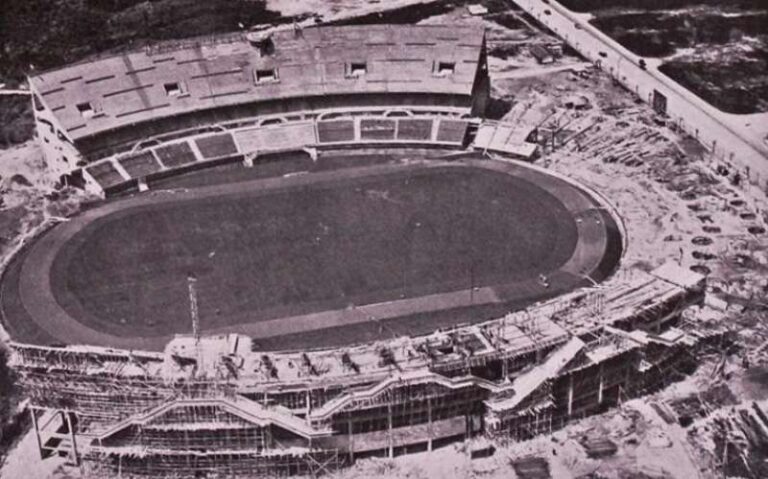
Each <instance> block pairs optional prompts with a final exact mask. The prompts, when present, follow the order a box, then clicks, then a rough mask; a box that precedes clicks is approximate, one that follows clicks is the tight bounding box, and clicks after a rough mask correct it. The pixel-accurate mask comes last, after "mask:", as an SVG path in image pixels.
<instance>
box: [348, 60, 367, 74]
mask: <svg viewBox="0 0 768 479" xmlns="http://www.w3.org/2000/svg"><path fill="white" fill-rule="evenodd" d="M366 73H368V64H366V63H365V62H352V63H348V64H347V76H348V77H361V76H364V75H365V74H366Z"/></svg>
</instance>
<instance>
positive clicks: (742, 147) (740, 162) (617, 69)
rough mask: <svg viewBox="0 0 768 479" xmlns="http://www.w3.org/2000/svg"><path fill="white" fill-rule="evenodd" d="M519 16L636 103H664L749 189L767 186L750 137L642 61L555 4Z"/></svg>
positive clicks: (767, 172)
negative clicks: (744, 176) (659, 98)
mask: <svg viewBox="0 0 768 479" xmlns="http://www.w3.org/2000/svg"><path fill="white" fill-rule="evenodd" d="M514 2H515V3H516V4H517V5H519V6H520V7H521V8H522V9H523V10H525V11H526V12H528V13H529V14H530V15H532V16H533V17H535V18H536V19H538V20H539V21H541V23H543V24H544V25H546V26H547V27H548V28H550V29H551V30H552V31H553V32H555V34H557V35H558V36H560V37H561V38H563V39H564V40H565V41H566V42H567V43H568V44H569V45H571V46H572V47H573V48H575V49H576V50H577V51H579V53H581V54H582V55H583V56H585V57H586V58H588V59H589V60H591V61H593V62H595V63H598V62H599V64H600V66H601V68H603V69H604V70H605V71H607V72H609V73H611V75H612V76H614V77H616V78H617V79H618V80H619V81H620V82H621V83H622V84H624V86H625V87H627V88H628V89H630V90H631V91H634V92H635V93H636V94H637V95H638V96H639V97H640V98H641V99H643V100H644V101H647V102H649V103H650V102H651V101H652V97H653V91H654V90H657V91H659V92H660V93H662V94H663V95H665V96H666V97H667V111H668V113H669V116H670V119H671V121H673V122H674V123H675V124H677V125H678V126H680V127H681V128H683V129H684V130H685V131H687V132H688V133H689V134H690V135H691V136H694V137H696V138H698V139H699V140H700V141H701V142H702V143H703V144H704V145H705V146H706V147H707V148H709V149H710V150H712V151H714V153H715V155H716V156H717V157H718V158H720V159H721V160H722V161H724V162H726V163H731V164H732V165H734V166H737V167H738V168H739V169H741V170H743V171H744V172H745V173H748V174H749V178H750V180H751V181H752V182H753V183H756V184H760V185H761V186H764V185H765V184H766V181H767V180H768V146H767V145H765V144H764V143H763V142H762V141H761V139H760V138H759V137H756V135H755V134H754V132H750V131H748V130H746V129H744V131H740V129H737V128H734V125H733V122H732V121H729V119H728V116H727V115H726V114H724V113H723V112H720V111H719V110H717V109H716V108H714V107H712V106H711V105H709V104H708V103H706V102H705V101H703V100H702V99H700V98H699V97H697V96H696V95H694V94H693V93H691V92H690V91H688V90H686V89H685V88H683V87H682V86H681V85H679V84H678V83H676V82H675V81H673V80H672V79H670V78H669V77H667V76H665V75H664V74H662V73H661V72H659V71H658V70H657V69H656V63H657V62H653V61H651V60H646V61H647V63H648V65H647V68H648V69H647V70H644V69H642V68H640V67H639V66H638V62H639V57H638V56H637V55H634V54H633V53H631V52H629V51H628V50H627V49H625V48H624V47H622V46H621V45H619V44H618V43H617V42H615V41H614V40H613V39H611V38H610V37H608V36H607V35H605V34H604V33H602V32H600V31H599V30H598V29H596V28H595V27H593V26H592V25H591V24H590V23H589V22H588V16H587V15H583V14H575V13H573V12H571V11H570V10H568V9H566V8H565V7H563V6H562V5H560V4H559V3H557V2H555V1H554V0H549V1H548V2H547V3H545V2H544V0H514Z"/></svg>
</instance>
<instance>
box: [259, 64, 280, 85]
mask: <svg viewBox="0 0 768 479" xmlns="http://www.w3.org/2000/svg"><path fill="white" fill-rule="evenodd" d="M253 78H254V80H255V81H256V83H271V82H276V81H278V80H279V77H278V76H277V69H275V68H269V69H266V68H265V69H257V70H255V71H254V72H253Z"/></svg>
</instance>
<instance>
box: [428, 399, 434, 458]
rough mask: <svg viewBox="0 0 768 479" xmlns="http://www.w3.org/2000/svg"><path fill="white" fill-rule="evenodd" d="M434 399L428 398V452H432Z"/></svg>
mask: <svg viewBox="0 0 768 479" xmlns="http://www.w3.org/2000/svg"><path fill="white" fill-rule="evenodd" d="M432 434H433V433H432V398H431V397H429V396H427V451H431V450H432Z"/></svg>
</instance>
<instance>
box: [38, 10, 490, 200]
mask: <svg viewBox="0 0 768 479" xmlns="http://www.w3.org/2000/svg"><path fill="white" fill-rule="evenodd" d="M30 85H31V90H32V92H33V98H34V104H35V118H36V123H37V130H38V135H39V137H40V138H41V145H42V146H43V150H44V154H45V157H46V160H47V161H48V163H49V167H50V168H51V169H52V170H53V171H55V172H57V173H58V174H60V175H70V174H72V173H74V176H75V177H79V176H80V174H81V173H82V174H83V176H84V179H85V183H86V185H87V187H88V188H90V189H92V190H93V191H95V192H97V193H100V192H103V191H111V190H114V189H118V188H119V187H120V186H124V187H125V186H130V185H131V184H135V183H136V182H137V181H140V180H142V179H143V178H145V177H147V176H152V175H154V174H158V173H162V172H164V171H167V170H175V169H182V170H183V169H184V168H188V167H190V166H192V165H194V164H198V163H203V162H207V161H210V160H213V159H221V158H231V157H240V158H242V157H244V156H248V155H256V154H260V153H264V152H269V151H276V150H289V149H301V148H304V147H312V148H314V147H316V146H322V145H327V144H332V145H340V144H348V143H360V142H364V143H367V142H372V143H385V142H392V143H401V144H407V143H412V142H418V143H435V144H438V145H443V146H445V145H454V146H461V145H463V144H464V143H465V135H466V130H467V125H468V123H467V120H466V119H465V118H467V117H470V116H472V115H474V116H478V115H481V114H482V112H483V110H484V108H485V103H486V101H487V98H488V95H489V80H488V75H487V60H486V47H485V36H484V32H483V30H482V28H477V27H467V26H446V25H429V26H405V25H374V26H371V25H367V26H361V27H312V28H306V29H302V28H298V27H295V28H287V29H285V28H284V29H279V30H276V31H267V32H258V33H256V32H252V33H241V34H232V35H227V36H219V37H214V38H200V39H195V40H189V41H181V42H176V43H172V44H164V45H160V46H153V47H150V48H147V49H145V50H143V51H136V52H130V53H125V54H122V55H117V56H113V57H107V58H103V59H97V60H94V61H91V62H87V63H82V64H77V65H72V66H69V67H66V68H63V69H60V70H56V71H50V72H45V73H42V74H39V75H36V76H34V77H32V78H30ZM153 156H154V159H153V158H152V157H153ZM124 163H125V164H124Z"/></svg>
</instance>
